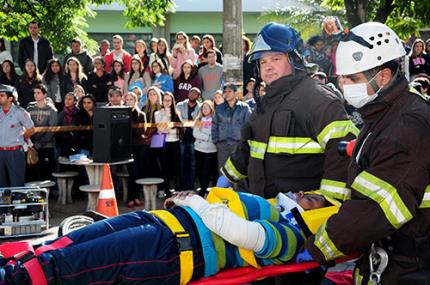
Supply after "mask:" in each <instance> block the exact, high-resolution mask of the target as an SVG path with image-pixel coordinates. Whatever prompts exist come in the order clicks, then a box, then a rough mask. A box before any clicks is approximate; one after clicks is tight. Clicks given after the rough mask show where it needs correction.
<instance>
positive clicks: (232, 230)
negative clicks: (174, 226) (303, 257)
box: [173, 195, 266, 252]
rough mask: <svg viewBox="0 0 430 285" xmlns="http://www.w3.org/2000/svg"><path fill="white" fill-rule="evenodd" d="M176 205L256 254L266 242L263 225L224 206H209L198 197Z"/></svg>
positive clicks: (231, 241) (232, 241)
mask: <svg viewBox="0 0 430 285" xmlns="http://www.w3.org/2000/svg"><path fill="white" fill-rule="evenodd" d="M173 201H174V202H175V204H176V205H179V206H188V207H190V208H191V209H193V210H194V211H195V212H196V213H197V214H198V215H199V216H200V218H201V219H202V220H203V223H204V224H205V225H206V226H207V227H208V228H209V229H210V230H211V231H213V232H214V233H216V234H217V235H219V236H220V237H222V238H223V239H225V240H226V241H228V242H229V243H231V244H233V245H235V246H238V247H240V248H243V249H248V250H252V251H254V252H258V251H261V250H262V249H263V246H264V242H265V240H266V233H265V231H264V228H263V226H262V225H260V224H259V223H256V222H251V221H247V220H245V219H243V218H241V217H239V216H238V215H236V214H235V213H233V212H232V211H231V210H230V209H229V208H228V207H227V206H225V205H222V204H218V203H215V204H209V203H208V202H207V201H206V200H205V199H203V198H202V197H200V196H198V195H193V196H188V197H186V198H185V199H183V200H182V199H177V198H175V199H174V200H173Z"/></svg>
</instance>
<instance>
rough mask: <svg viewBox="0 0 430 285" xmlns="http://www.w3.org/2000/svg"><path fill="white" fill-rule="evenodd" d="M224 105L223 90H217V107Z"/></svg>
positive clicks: (215, 97)
mask: <svg viewBox="0 0 430 285" xmlns="http://www.w3.org/2000/svg"><path fill="white" fill-rule="evenodd" d="M222 103H224V96H223V94H222V90H217V91H215V94H214V104H215V107H216V106H219V105H221V104H222Z"/></svg>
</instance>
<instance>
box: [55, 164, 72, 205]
mask: <svg viewBox="0 0 430 285" xmlns="http://www.w3.org/2000/svg"><path fill="white" fill-rule="evenodd" d="M52 176H53V177H55V178H57V185H58V201H57V202H58V203H61V204H63V205H66V204H67V203H72V202H73V201H72V187H73V182H74V178H75V177H77V176H79V172H76V171H65V172H53V173H52Z"/></svg>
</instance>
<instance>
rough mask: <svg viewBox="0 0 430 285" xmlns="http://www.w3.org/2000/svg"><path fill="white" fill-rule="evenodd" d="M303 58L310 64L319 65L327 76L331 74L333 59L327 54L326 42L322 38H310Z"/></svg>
mask: <svg viewBox="0 0 430 285" xmlns="http://www.w3.org/2000/svg"><path fill="white" fill-rule="evenodd" d="M303 57H304V58H305V59H306V61H307V62H309V63H310V62H312V63H316V64H318V66H319V71H322V72H324V73H325V74H331V72H330V71H331V69H332V62H331V58H329V57H328V56H327V55H326V54H325V41H324V39H323V38H322V37H321V36H313V37H310V38H309V40H308V42H307V48H306V50H305V52H304V53H303Z"/></svg>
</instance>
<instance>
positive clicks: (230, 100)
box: [212, 83, 251, 168]
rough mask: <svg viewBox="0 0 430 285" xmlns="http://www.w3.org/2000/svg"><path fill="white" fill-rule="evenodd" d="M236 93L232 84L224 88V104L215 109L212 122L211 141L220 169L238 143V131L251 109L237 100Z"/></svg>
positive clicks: (246, 119) (235, 88)
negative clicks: (215, 150) (214, 147)
mask: <svg viewBox="0 0 430 285" xmlns="http://www.w3.org/2000/svg"><path fill="white" fill-rule="evenodd" d="M236 91H237V87H236V85H234V84H233V83H227V84H226V85H225V86H224V103H222V104H221V105H219V106H217V107H216V112H215V116H214V117H213V121H212V141H213V142H214V144H216V146H217V151H218V166H219V167H220V168H221V167H222V166H223V165H224V163H225V162H226V160H227V158H228V156H229V155H230V154H231V152H232V151H233V149H235V147H236V145H237V143H238V142H239V141H240V130H241V129H242V127H243V126H244V125H245V123H246V122H247V121H248V119H249V116H250V115H251V108H250V107H249V106H248V104H246V103H244V102H242V101H239V100H238V99H237V97H236Z"/></svg>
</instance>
